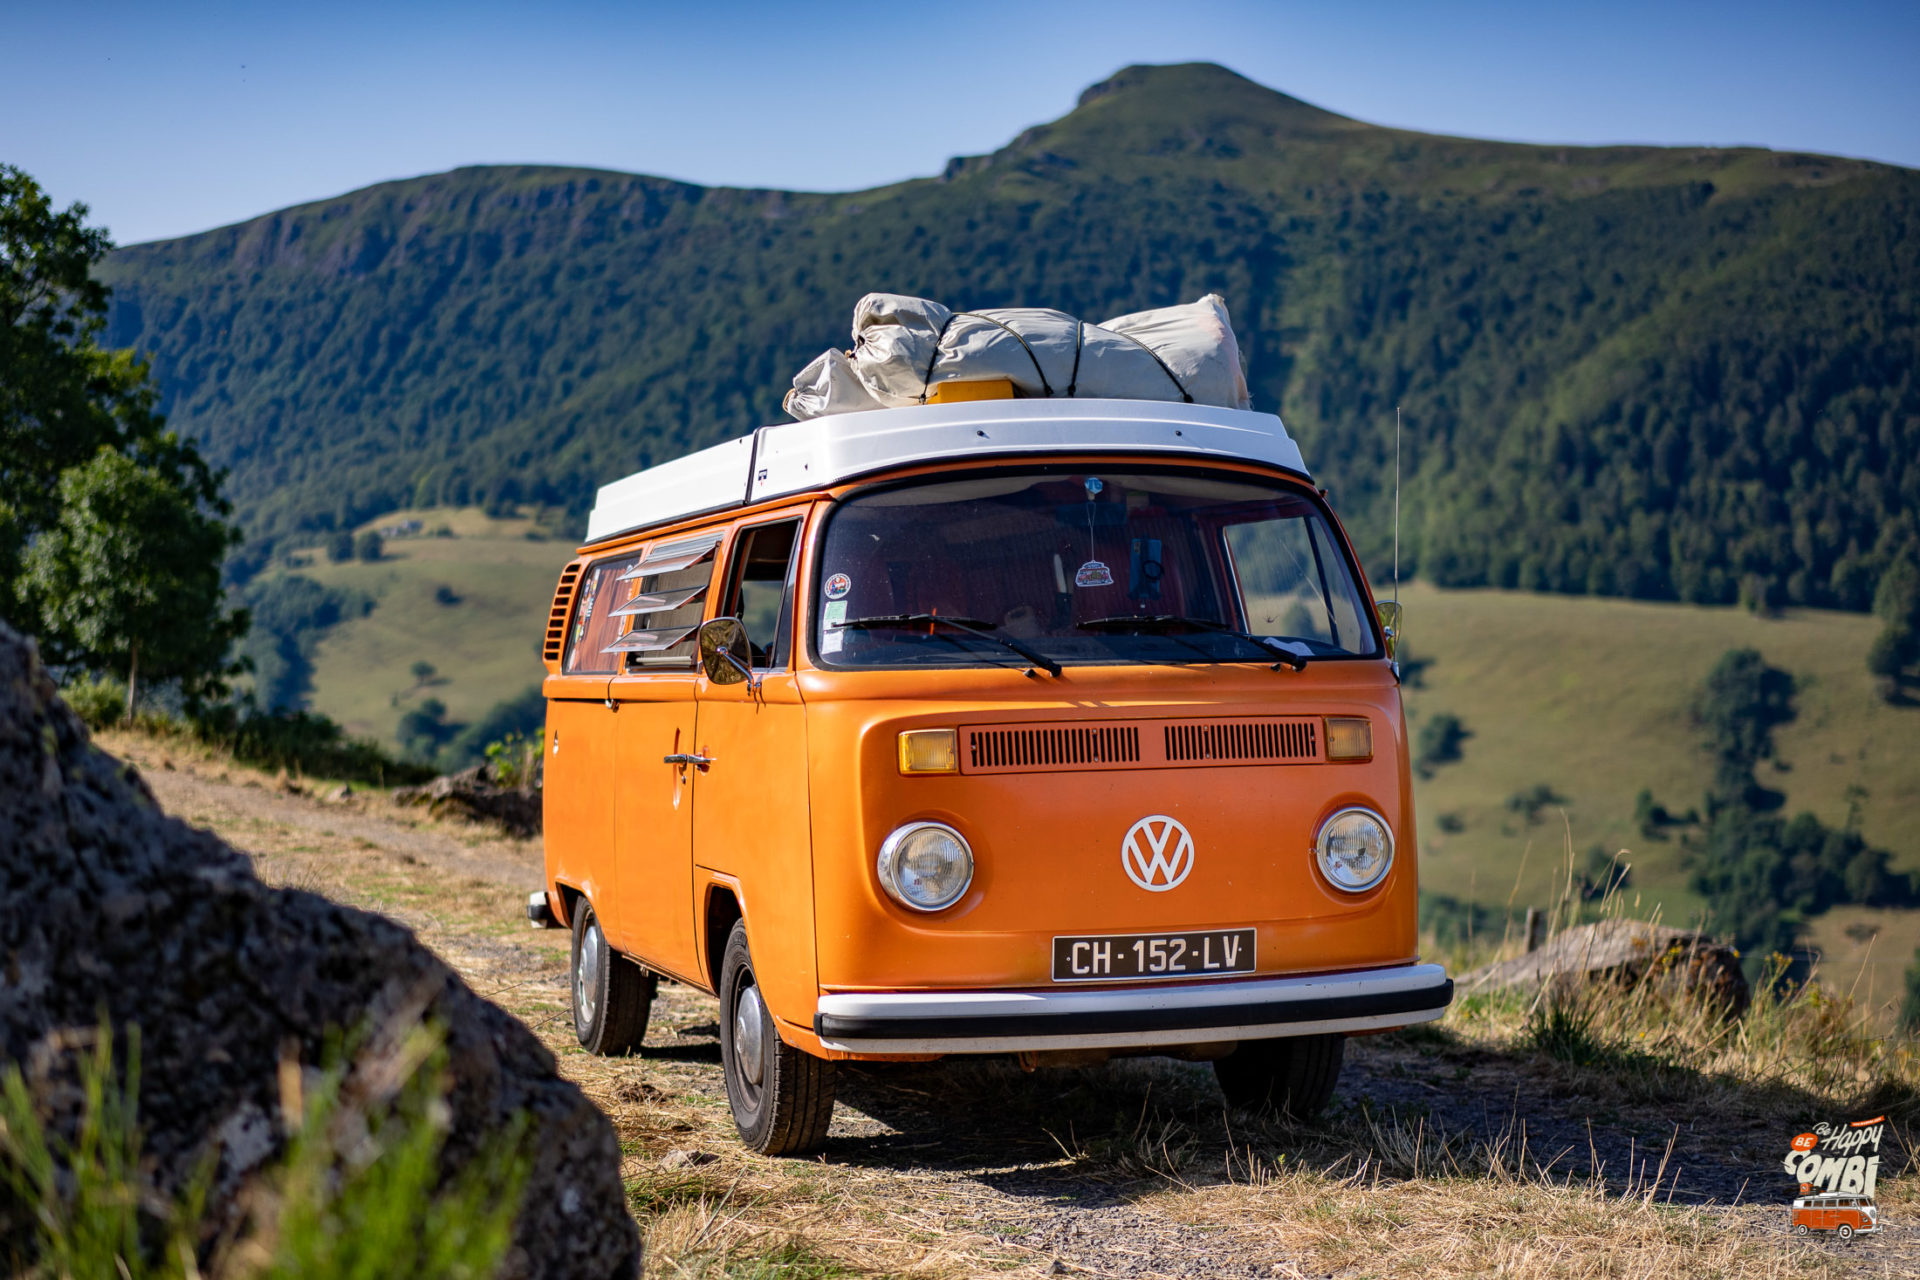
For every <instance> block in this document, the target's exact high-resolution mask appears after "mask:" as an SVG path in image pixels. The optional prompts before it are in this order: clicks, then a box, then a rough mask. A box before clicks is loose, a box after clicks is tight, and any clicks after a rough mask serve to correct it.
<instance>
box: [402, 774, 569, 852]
mask: <svg viewBox="0 0 1920 1280" xmlns="http://www.w3.org/2000/svg"><path fill="white" fill-rule="evenodd" d="M490 768H491V767H490V766H488V765H485V764H477V765H474V766H473V767H472V768H471V769H462V770H461V771H460V772H459V773H449V774H446V775H445V776H443V777H439V778H435V779H434V780H433V781H432V782H429V783H427V784H426V785H425V786H422V787H401V788H399V789H398V790H396V791H395V792H394V793H393V799H394V802H395V803H396V804H414V805H425V806H426V807H427V812H428V813H431V814H432V815H433V816H434V817H436V818H438V817H441V816H443V815H445V814H449V813H454V814H458V815H460V816H461V817H464V818H469V819H472V820H473V821H476V822H491V823H494V824H496V825H498V826H500V827H502V828H504V829H505V830H506V832H507V834H508V835H514V836H537V835H539V834H540V826H541V817H542V814H541V799H540V789H539V788H538V787H502V786H499V785H497V784H496V783H495V782H494V781H493V778H492V776H491V772H490Z"/></svg>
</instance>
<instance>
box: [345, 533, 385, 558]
mask: <svg viewBox="0 0 1920 1280" xmlns="http://www.w3.org/2000/svg"><path fill="white" fill-rule="evenodd" d="M386 546H387V544H386V542H385V541H384V540H382V538H381V537H380V535H379V534H377V533H375V532H374V531H373V530H371V529H369V530H367V531H366V532H365V533H363V534H361V535H360V536H359V537H357V538H355V539H354V540H353V554H354V555H355V556H357V557H359V558H360V559H362V560H365V561H367V562H369V563H372V562H373V561H375V560H378V559H379V558H380V553H381V552H383V551H384V550H386Z"/></svg>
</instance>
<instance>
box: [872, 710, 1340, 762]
mask: <svg viewBox="0 0 1920 1280" xmlns="http://www.w3.org/2000/svg"><path fill="white" fill-rule="evenodd" d="M1361 723H1362V724H1364V723H1366V722H1365V721H1362V722H1361ZM900 772H902V773H958V772H960V744H959V740H958V738H957V737H956V735H955V734H954V731H953V730H951V729H908V730H907V731H906V732H905V733H902V734H901V735H900Z"/></svg>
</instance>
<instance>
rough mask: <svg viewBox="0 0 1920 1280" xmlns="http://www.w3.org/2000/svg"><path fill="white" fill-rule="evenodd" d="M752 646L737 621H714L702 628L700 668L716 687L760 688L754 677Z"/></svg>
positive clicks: (743, 625)
mask: <svg viewBox="0 0 1920 1280" xmlns="http://www.w3.org/2000/svg"><path fill="white" fill-rule="evenodd" d="M752 663H753V646H752V645H751V644H749V643H748V642H747V628H746V624H745V623H743V622H741V621H740V619H738V618H715V619H713V620H712V621H710V622H707V623H704V624H702V625H701V627H700V665H701V667H702V668H703V669H705V671H706V673H707V679H709V680H711V681H713V682H714V683H715V684H739V683H740V682H741V681H743V680H744V681H746V683H747V685H748V687H749V688H752V687H756V686H758V685H759V683H760V682H759V681H758V680H756V679H754V678H753V666H752Z"/></svg>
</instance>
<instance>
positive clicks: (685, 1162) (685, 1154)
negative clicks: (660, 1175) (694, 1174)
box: [660, 1151, 720, 1169]
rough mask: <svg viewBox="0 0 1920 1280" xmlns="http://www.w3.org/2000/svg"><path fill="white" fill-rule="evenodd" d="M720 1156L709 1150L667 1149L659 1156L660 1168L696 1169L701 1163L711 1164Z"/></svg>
mask: <svg viewBox="0 0 1920 1280" xmlns="http://www.w3.org/2000/svg"><path fill="white" fill-rule="evenodd" d="M719 1158H720V1157H719V1156H717V1155H714V1154H713V1152H711V1151H669V1152H667V1154H666V1155H664V1156H662V1157H661V1158H660V1167H661V1168H662V1169H698V1168H699V1167H700V1166H701V1165H703V1164H712V1163H713V1162H714V1161H715V1160H718V1159H719Z"/></svg>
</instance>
